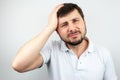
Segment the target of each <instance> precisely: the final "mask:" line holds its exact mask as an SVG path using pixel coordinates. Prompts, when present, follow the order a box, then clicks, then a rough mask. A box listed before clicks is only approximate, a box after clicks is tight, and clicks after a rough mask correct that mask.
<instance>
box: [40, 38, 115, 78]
mask: <svg viewBox="0 0 120 80" xmlns="http://www.w3.org/2000/svg"><path fill="white" fill-rule="evenodd" d="M40 53H41V55H42V57H43V60H44V63H45V64H47V68H48V74H49V80H117V76H116V73H115V69H114V65H113V61H112V58H111V56H110V53H109V51H108V50H107V49H105V48H102V47H97V46H95V45H93V43H92V42H91V41H89V45H88V48H87V49H86V50H85V51H84V53H83V54H82V55H81V56H80V57H79V59H78V58H77V56H76V55H75V53H74V52H73V51H72V50H70V49H68V48H67V47H66V45H65V43H64V42H63V41H62V40H60V41H52V42H51V43H49V44H46V45H45V46H44V48H43V49H42V51H41V52H40Z"/></svg>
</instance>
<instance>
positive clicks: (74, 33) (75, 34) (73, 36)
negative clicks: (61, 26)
mask: <svg viewBox="0 0 120 80" xmlns="http://www.w3.org/2000/svg"><path fill="white" fill-rule="evenodd" d="M79 33H80V32H79V31H77V32H71V33H70V34H68V37H71V38H77V37H78V34H79Z"/></svg>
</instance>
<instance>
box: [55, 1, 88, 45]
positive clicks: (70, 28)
mask: <svg viewBox="0 0 120 80" xmlns="http://www.w3.org/2000/svg"><path fill="white" fill-rule="evenodd" d="M57 17H58V27H57V32H58V34H59V36H60V37H61V39H62V40H63V41H64V42H65V43H66V44H68V45H73V46H76V45H78V44H80V43H81V42H82V41H83V40H84V38H85V35H86V25H85V21H84V15H83V12H82V10H81V8H80V7H79V6H77V5H76V4H73V3H65V4H64V6H63V7H61V8H60V9H59V10H58V12H57Z"/></svg>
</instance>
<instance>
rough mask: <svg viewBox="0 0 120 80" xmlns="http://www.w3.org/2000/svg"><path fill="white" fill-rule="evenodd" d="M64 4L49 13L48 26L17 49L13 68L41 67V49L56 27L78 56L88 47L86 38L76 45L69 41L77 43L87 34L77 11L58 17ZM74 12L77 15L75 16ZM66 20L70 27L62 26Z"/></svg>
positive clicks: (18, 69)
mask: <svg viewBox="0 0 120 80" xmlns="http://www.w3.org/2000/svg"><path fill="white" fill-rule="evenodd" d="M62 6H63V4H60V5H58V6H56V7H55V8H54V9H53V11H52V12H51V14H50V15H49V18H48V24H47V26H46V28H45V29H44V30H43V31H42V32H40V33H39V34H38V35H37V36H35V37H34V38H32V39H31V40H30V41H28V42H26V43H25V44H24V45H23V46H22V47H21V48H20V49H19V50H18V51H17V55H16V56H15V58H14V60H13V62H12V67H13V69H15V70H16V71H18V72H26V71H30V70H33V69H36V68H38V67H40V66H41V65H42V64H43V58H42V56H41V55H40V51H41V49H42V47H43V46H44V45H45V43H46V42H47V40H48V38H49V37H50V36H51V34H52V33H53V32H54V31H56V29H57V31H58V34H59V35H60V37H61V38H62V39H63V40H64V41H65V42H66V45H67V46H68V47H69V48H70V49H72V50H73V51H74V52H75V54H76V55H77V56H78V57H79V56H80V55H81V54H82V52H83V51H84V50H85V49H86V46H87V41H86V40H85V39H84V40H83V41H82V42H81V43H80V44H77V45H76V46H73V45H70V44H69V43H68V42H72V43H75V42H76V41H78V40H80V39H81V38H83V37H84V36H85V33H86V30H85V22H84V21H83V20H82V19H81V16H80V15H79V14H78V12H76V11H75V12H73V13H70V14H69V15H67V16H65V17H62V18H57V11H58V10H59V9H60V8H61V7H62ZM74 13H75V14H76V16H73V14H74ZM74 18H79V19H80V21H79V22H75V23H73V22H74V21H73V19H74ZM64 22H67V23H68V26H69V27H66V28H63V27H61V25H62V24H63V23H64Z"/></svg>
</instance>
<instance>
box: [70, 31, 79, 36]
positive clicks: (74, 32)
mask: <svg viewBox="0 0 120 80" xmlns="http://www.w3.org/2000/svg"><path fill="white" fill-rule="evenodd" d="M76 33H81V32H80V31H71V32H70V33H69V34H68V36H70V35H72V34H76Z"/></svg>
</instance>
